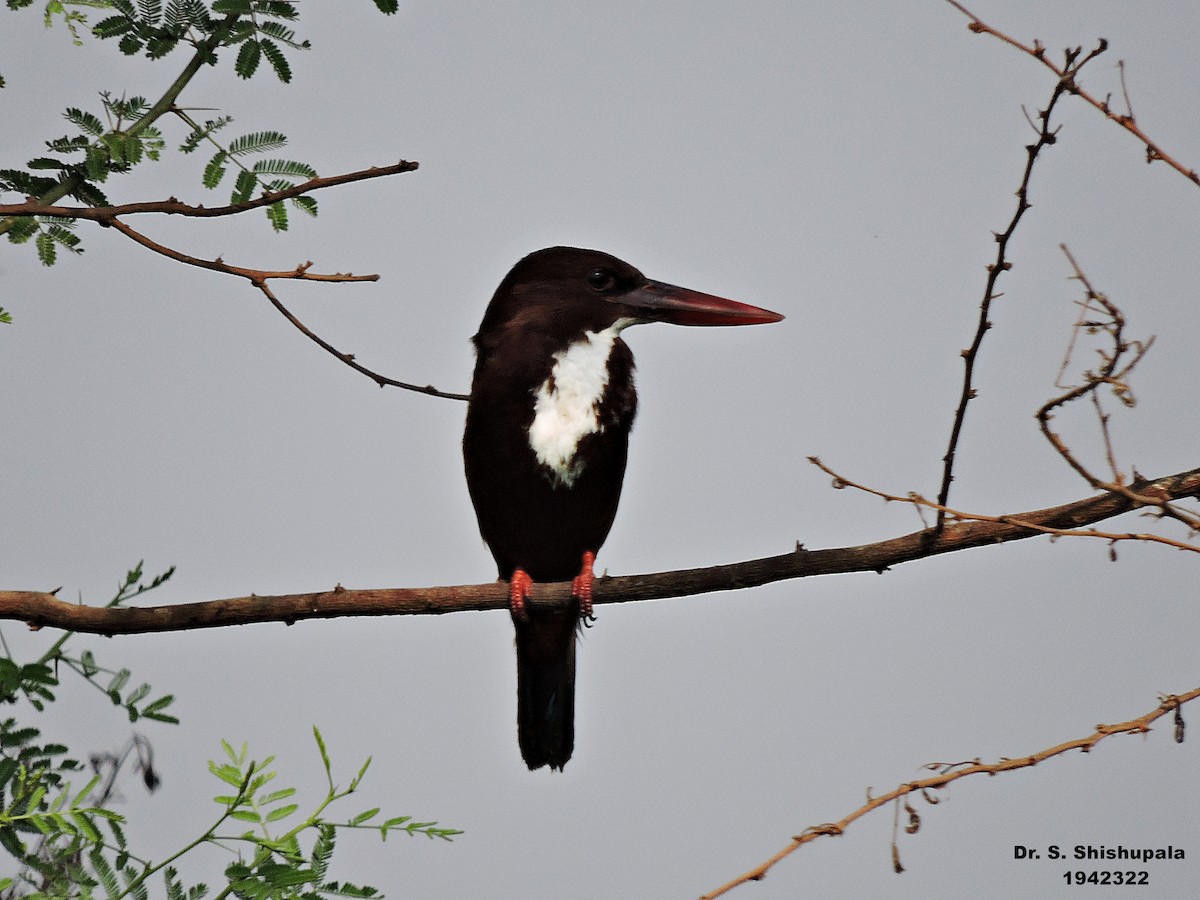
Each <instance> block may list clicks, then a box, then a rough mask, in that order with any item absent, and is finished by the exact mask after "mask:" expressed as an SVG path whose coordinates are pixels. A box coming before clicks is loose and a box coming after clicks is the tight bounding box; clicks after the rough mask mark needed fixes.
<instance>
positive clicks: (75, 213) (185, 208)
mask: <svg viewBox="0 0 1200 900" xmlns="http://www.w3.org/2000/svg"><path fill="white" fill-rule="evenodd" d="M419 167H420V163H418V162H415V161H411V160H405V159H402V160H400V161H399V162H398V163H395V164H394V165H390V166H371V167H370V168H369V169H362V170H360V171H358V172H346V173H344V174H341V175H330V176H328V177H326V178H310V179H309V180H308V181H305V182H303V183H302V184H294V185H292V186H291V187H289V188H284V189H283V190H280V191H264V192H263V193H262V195H261V196H259V197H255V198H253V199H252V200H246V201H245V202H243V203H231V204H229V205H227V206H202V205H198V206H192V205H190V204H187V203H183V202H182V201H180V200H177V199H176V198H175V197H170V198H168V199H166V200H147V201H143V202H141V203H122V204H119V205H117V206H54V205H51V204H47V203H43V202H42V201H41V200H40V199H38V198H35V197H29V198H27V199H26V200H25V202H23V203H9V204H0V216H58V217H60V218H64V219H86V220H89V221H92V222H99V223H100V224H101V225H111V224H112V223H113V222H114V221H115V220H116V218H117V217H118V216H131V215H141V214H144V213H162V214H164V215H168V216H187V217H191V218H202V219H211V218H218V217H220V216H235V215H237V214H239V213H244V212H249V211H250V210H254V209H261V208H263V207H265V206H270V205H271V204H272V203H278V202H279V201H281V200H291V199H292V198H293V197H300V196H302V195H304V194H310V193H312V192H313V191H319V190H321V189H323V188H329V187H337V186H338V185H342V184H352V183H353V182H356V181H366V180H368V179H371V178H384V177H387V176H389V175H399V174H402V173H404V172H415V171H416V170H417V169H418V168H419Z"/></svg>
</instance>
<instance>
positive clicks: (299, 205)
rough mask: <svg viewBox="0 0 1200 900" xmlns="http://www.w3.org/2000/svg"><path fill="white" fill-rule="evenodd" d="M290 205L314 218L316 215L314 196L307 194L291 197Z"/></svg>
mask: <svg viewBox="0 0 1200 900" xmlns="http://www.w3.org/2000/svg"><path fill="white" fill-rule="evenodd" d="M292 206H294V207H296V209H298V210H300V211H301V212H304V213H307V214H308V215H310V216H313V217H314V218H315V217H316V215H317V201H316V199H315V198H313V197H309V196H308V195H301V196H299V197H293V198H292Z"/></svg>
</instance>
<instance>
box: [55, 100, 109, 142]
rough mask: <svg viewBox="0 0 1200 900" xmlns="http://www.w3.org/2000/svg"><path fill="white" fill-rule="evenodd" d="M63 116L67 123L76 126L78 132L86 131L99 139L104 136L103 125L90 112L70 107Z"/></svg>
mask: <svg viewBox="0 0 1200 900" xmlns="http://www.w3.org/2000/svg"><path fill="white" fill-rule="evenodd" d="M63 115H64V116H66V118H67V121H68V122H70V123H71V124H72V125H75V126H77V127H78V128H79V129H80V130H82V131H86V132H87V133H88V134H90V135H92V137H100V136H101V135H102V134H104V123H102V122H101V121H100V120H99V119H98V118H96V117H95V116H94V115H92V114H91V113H90V112H84V111H83V110H80V109H76V108H75V107H73V106H72V107H68V108H67V111H66V112H65V113H63Z"/></svg>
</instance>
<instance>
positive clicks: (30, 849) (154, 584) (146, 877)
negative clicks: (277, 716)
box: [0, 563, 462, 900]
mask: <svg viewBox="0 0 1200 900" xmlns="http://www.w3.org/2000/svg"><path fill="white" fill-rule="evenodd" d="M173 572H174V569H173V568H171V569H168V570H167V571H165V572H163V573H162V574H161V575H158V576H156V577H154V578H151V579H148V580H147V579H146V578H144V576H143V567H142V564H141V563H138V564H137V565H136V566H135V567H134V568H132V569H130V570H129V571H128V572H127V573H126V575H125V578H124V580H123V581H121V582H120V583H119V584H118V586H117V591H116V593H115V595H114V596H113V598H112V599H111V600H110V601H109V602H108V604H107V605H108V607H117V606H122V605H124V604H125V603H126V602H128V601H129V600H132V599H133V598H135V597H138V596H140V595H142V594H144V593H147V592H148V591H152V590H154V589H156V588H158V587H160V586H161V585H162V584H163V583H165V582H166V581H167V580H168V579H169V578H170V577H171V575H172V574H173ZM73 637H74V635H72V634H71V633H67V634H64V635H62V636H61V637H60V638H59V639H58V640H57V641H55V643H54V644H53V645H52V646H51V647H50V649H49V650H47V651H46V652H44V653H43V654H42V655H41V656H40V657H39V658H38V659H36V660H31V661H26V662H19V661H18V660H16V659H14V658H13V655H12V653H11V652H10V650H9V647H8V644H7V643H6V642H5V641H4V637H3V634H2V633H0V649H2V651H3V652H2V655H0V703H7V704H12V705H19V704H21V703H22V701H26V702H28V703H29V705H30V706H31V707H32V709H33V710H35V711H36V712H37V713H41V712H43V711H44V710H45V709H46V707H47V706H48V705H49V704H51V703H53V702H54V701H55V691H56V689H57V688H58V685H59V681H58V672H59V671H61V670H62V668H64V667H65V668H68V669H70V670H72V671H74V672H76V673H77V674H79V675H80V676H81V677H82V678H84V679H85V680H86V682H87V683H89V684H91V685H93V686H94V687H97V688H98V689H99V690H100V691H101V692H102V693H103V694H105V695H106V696H107V697H108V698H109V699H110V700H111V701H112V702H113V703H114V704H116V705H119V706H121V707H122V708H123V709H125V710H126V711H127V712H128V713H129V717H130V720H131V721H133V720H136V719H139V718H141V719H150V720H154V721H159V722H167V723H171V724H177V722H178V720H177V719H175V718H174V717H172V716H169V715H166V714H165V713H162V710H163V709H164V708H165V707H166V706H168V705H169V704H170V703H171V701H172V698H171V696H170V695H169V694H168V695H164V696H161V697H159V698H158V699H157V700H154V701H151V702H149V703H147V702H146V700H147V698H148V697H149V696H150V694H151V693H152V690H151V688H150V687H149V685H146V684H143V685H140V686H139V687H137V688H135V689H133V690H132V691H130V690H128V686H129V684H130V683H131V674H130V672H129V670H128V669H124V668H121V669H118V670H116V671H115V672H114V671H111V670H107V669H103V668H102V667H101V666H100V665H99V664H98V663H97V662H96V659H95V656H94V654H93V653H92V652H91V651H88V650H85V651H83V652H82V653H80V654H79V656H78V657H74V656H71V655H69V654H68V653H67V650H66V647H67V644H68V642H69V641H70V640H71V639H72V638H73ZM313 738H314V740H315V741H316V744H317V749H318V752H319V753H320V756H321V763H322V766H323V768H324V772H325V785H326V787H325V791H324V795H323V796H319V797H318V798H317V799H316V800H315V802H314V803H313V804H312V806H311V808H310V811H309V812H308V813H307V814H305V813H303V812H302V811H301V806H302V804H301V802H300V800H299V792H298V791H297V790H296V788H294V787H281V786H279V784H278V783H277V782H276V778H277V776H278V772H277V771H276V769H275V758H274V757H273V756H268V757H267V758H266V759H263V760H261V761H257V760H254V759H252V758H250V756H249V751H248V749H247V747H246V745H245V744H243V745H242V746H241V747H240V748H238V749H236V750H235V749H234V747H233V745H232V744H230V743H229V742H228V741H221V751H222V756H221V758H220V759H219V761H210V762H209V764H208V768H209V771H210V772H211V773H212V775H213V776H214V777H215V778H216V779H217V780H218V781H219V782H220V783H221V784H222V789H221V791H220V793H218V794H217V795H216V796H215V797H214V798H213V799H214V801H215V802H216V803H217V804H218V805H219V807H220V815H219V816H218V817H217V819H216V821H215V822H214V823H213V824H212V825H211V826H209V827H208V828H207V829H206V830H203V831H202V832H201V833H200V834H199V836H198V837H196V838H195V839H194V840H192V841H191V842H190V843H188V844H187V845H186V846H185V847H183V848H181V849H180V850H179V851H177V852H176V853H173V854H172V855H170V856H169V857H167V858H166V859H164V860H162V861H160V862H154V861H152V860H149V859H145V858H143V857H141V856H138V855H137V854H136V853H134V852H133V851H132V850H131V849H130V848H129V846H128V843H127V841H126V838H125V829H124V826H125V822H126V820H125V817H124V816H122V815H120V814H118V813H116V812H114V811H112V810H110V809H108V808H107V807H106V803H107V802H108V799H109V796H110V794H111V791H112V788H113V783H114V781H115V779H116V776H117V773H118V772H119V771H120V769H121V767H122V766H123V765H124V764H125V763H126V761H127V760H128V759H129V758H130V756H131V754H133V752H134V751H136V754H137V755H136V760H137V762H136V766H137V768H138V769H139V770H140V771H141V774H142V780H143V781H144V782H145V784H146V787H147V788H148V789H150V790H153V789H154V788H155V787H156V786H157V784H158V776H157V774H156V772H155V770H154V768H153V765H152V763H151V761H150V760H151V756H152V754H151V750H150V744H149V741H147V740H146V739H145V738H144V737H142V736H140V735H135V736H134V738H133V740H132V741H131V742H130V744H129V746H128V747H127V748H126V749H125V751H123V752H122V753H121V754H118V755H113V754H92V756H91V764H92V767H93V769H95V771H96V774H95V775H94V776H92V777H91V778H90V779H89V780H88V781H87V782H86V784H84V785H83V786H82V787H80V788H78V789H76V788H75V787H74V782H73V781H72V780H71V779H72V778H76V779H77V778H78V776H80V775H81V774H82V773H83V771H84V769H83V767H82V766H81V765H80V763H79V762H78V761H77V760H75V759H73V758H71V757H70V755H69V754H70V751H69V750H68V749H67V747H65V746H64V745H62V744H58V743H53V742H47V741H45V740H44V739H43V738H42V734H41V731H40V729H39V728H37V727H36V726H32V725H29V724H28V723H27V722H25V721H23V720H22V719H20V718H19V717H18V716H16V715H13V716H10V717H8V718H5V719H3V720H0V853H3V852H6V853H8V854H9V855H10V856H12V857H13V859H14V860H15V861H16V864H17V868H18V873H17V874H16V875H15V876H12V877H8V878H3V877H0V892H2V896H3V897H4V898H6V900H10V898H16V897H29V898H39V900H41V898H64V900H67V898H70V900H76V898H78V900H92V898H94V897H98V896H104V897H108V898H125V897H131V898H135V900H136V898H147V900H148V898H149V896H150V884H151V879H154V883H155V884H158V883H159V882H158V878H159V873H161V879H162V881H161V885H162V892H163V894H162V895H164V896H165V897H166V898H167V900H201V898H203V897H205V896H206V895H207V894H208V892H209V889H208V887H207V886H206V885H204V884H195V885H191V886H188V885H184V884H183V883H182V882H181V881H180V880H179V875H178V872H177V870H176V869H175V868H174V866H173V865H172V863H174V862H175V861H176V860H178V859H179V858H180V857H181V856H183V855H184V854H187V853H191V852H193V851H195V850H197V849H198V848H200V847H201V846H206V847H210V848H214V849H220V850H222V851H223V852H226V853H228V852H234V853H235V854H236V858H235V859H234V860H233V861H232V862H229V863H228V864H227V865H226V866H225V869H224V876H225V879H226V881H227V886H226V887H225V888H224V889H223V890H221V891H220V892H219V894H218V896H220V897H228V896H234V897H244V898H263V900H268V898H269V900H319V898H325V897H360V898H378V897H382V894H380V892H379V891H378V890H377V889H375V888H373V887H369V886H366V885H358V884H354V883H351V882H344V881H343V882H338V881H332V880H329V878H328V869H329V863H330V859H331V858H332V856H333V852H334V849H335V846H336V843H337V838H338V833H339V832H340V831H356V830H363V829H371V830H377V831H378V832H379V834H380V837H381V838H382V839H386V838H387V836H388V834H390V833H392V832H397V831H399V832H404V833H406V834H409V835H419V834H423V835H425V836H426V837H429V838H431V839H432V838H440V839H442V840H446V841H449V840H452V839H453V838H454V836H455V835H458V834H461V833H462V832H460V831H458V830H457V829H453V828H443V827H440V826H438V825H437V823H436V822H428V821H426V822H422V821H416V820H414V819H413V818H412V817H410V816H396V817H392V818H388V819H385V820H383V821H382V822H378V821H377V819H378V818H379V809H378V807H373V808H371V809H368V810H365V811H363V812H360V813H357V814H355V815H351V816H348V817H345V818H334V817H332V815H331V814H330V809H331V807H332V806H333V805H334V804H341V803H343V801H345V800H346V798H347V797H349V796H350V795H351V794H353V793H355V792H356V791H358V790H359V787H360V785H361V784H362V781H363V777H364V776H365V775H366V772H367V768H368V767H369V766H370V764H371V760H370V759H367V761H366V762H365V763H363V765H362V766H361V767H360V768H359V770H358V772H357V774H356V775H355V776H354V777H353V778H352V779H350V782H349V783H348V785H347V786H346V787H345V788H340V787H338V786H337V784H336V783H335V780H334V775H333V766H332V763H331V762H330V758H329V752H328V750H327V748H326V745H325V741H324V738H323V737H322V736H321V733H320V731H318V730H317V729H316V728H313ZM106 769H107V772H108V774H107V777H106V776H105V774H104V772H105V770H106ZM343 805H344V804H343ZM247 825H248V826H250V828H249V830H243V829H242V826H247ZM230 826H233V829H232V830H231V831H229V833H226V831H227V830H228V829H229V827H230ZM0 868H3V867H0ZM156 896H157V895H156Z"/></svg>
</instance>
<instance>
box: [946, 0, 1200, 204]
mask: <svg viewBox="0 0 1200 900" xmlns="http://www.w3.org/2000/svg"><path fill="white" fill-rule="evenodd" d="M946 2H947V3H949V4H950V5H951V6H953V7H954V8H955V9H957V10H958V11H959V12H961V13H962V14H963V15H964V16H966V17H967V18H968V19H970V20H971V24H970V25H968V26H967V27H968V28H969V29H970V30H971V31H973V32H975V33H976V34H990V35H991V36H992V37H994V38H997V39H999V40H1001V41H1003V42H1004V43H1006V44H1008V45H1009V46H1010V47H1015V48H1016V49H1018V50H1020V51H1021V52H1022V53H1026V54H1028V55H1029V56H1032V57H1033V58H1034V59H1036V60H1037V61H1038V62H1040V63H1041V64H1042V65H1044V66H1045V67H1046V68H1048V69H1049V70H1050V71H1051V72H1053V73H1054V74H1055V75H1057V76H1058V78H1059V81H1060V83H1061V84H1065V85H1066V87H1067V90H1069V91H1070V92H1071V93H1072V94H1074V95H1075V96H1077V97H1080V98H1082V99H1083V100H1086V101H1087V102H1088V103H1089V104H1091V105H1092V106H1093V107H1095V108H1096V109H1098V110H1099V111H1100V112H1102V113H1104V116H1105V118H1107V119H1109V120H1110V121H1112V122H1116V123H1117V124H1118V125H1120V126H1121V127H1122V128H1124V129H1125V130H1126V131H1128V132H1129V133H1130V134H1132V135H1133V136H1134V137H1136V138H1137V139H1138V140H1139V141H1141V142H1142V144H1143V145H1145V147H1146V162H1147V163H1153V162H1156V161H1161V162H1164V163H1166V164H1167V165H1169V166H1170V167H1171V168H1172V169H1174V170H1175V171H1176V172H1178V173H1179V174H1180V175H1182V176H1183V177H1184V178H1186V179H1188V181H1190V182H1192V183H1193V184H1195V185H1197V186H1200V174H1197V172H1196V170H1195V169H1190V168H1187V167H1186V166H1184V165H1183V164H1182V163H1180V162H1179V161H1178V160H1176V159H1175V158H1174V157H1173V156H1171V155H1170V154H1169V153H1167V152H1166V151H1165V150H1163V149H1162V147H1160V146H1159V145H1158V144H1156V143H1155V142H1154V141H1153V140H1151V138H1150V136H1149V135H1147V134H1146V133H1145V132H1144V131H1142V129H1141V128H1140V127H1139V126H1138V124H1137V121H1136V120H1135V119H1134V116H1133V106H1132V104H1130V102H1129V92H1128V91H1127V90H1126V89H1125V67H1124V64H1123V63H1118V64H1117V65H1118V66H1120V71H1121V90H1122V93H1123V94H1124V98H1125V112H1124V113H1118V112H1114V111H1113V109H1112V105H1111V102H1110V101H1111V100H1112V95H1111V94H1109V95H1106V96H1105V98H1104V99H1103V100H1098V99H1097V98H1096V97H1094V96H1093V95H1091V94H1089V93H1088V92H1087V91H1085V90H1084V89H1083V88H1082V87H1081V86H1080V85H1079V83H1078V82H1077V81H1076V80H1075V75H1076V74H1077V72H1078V69H1077V68H1076V69H1075V70H1072V69H1071V67H1070V66H1069V65H1067V66H1064V67H1059V66H1058V65H1056V64H1055V63H1053V62H1052V61H1051V60H1049V59H1047V58H1046V47H1045V45H1044V44H1042V42H1041V41H1039V40H1037V39H1035V40H1034V41H1033V45H1032V46H1030V45H1028V44H1022V43H1021V42H1020V41H1018V40H1016V39H1015V38H1012V37H1010V36H1009V35H1007V34H1005V33H1004V32H1003V31H1000V30H999V29H997V28H993V27H992V26H991V25H988V24H987V23H986V22H984V21H983V20H982V19H980V18H979V16H977V15H975V14H974V13H973V12H971V11H970V10H969V9H967V8H966V7H965V6H963V5H962V4H961V3H959V2H957V0H946ZM1107 46H1108V43H1107V42H1106V41H1105V40H1103V39H1101V40H1100V45H1099V49H1100V50H1101V51H1103V50H1104V49H1105V48H1106V47H1107Z"/></svg>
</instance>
